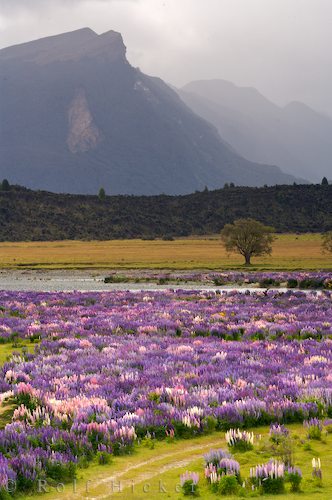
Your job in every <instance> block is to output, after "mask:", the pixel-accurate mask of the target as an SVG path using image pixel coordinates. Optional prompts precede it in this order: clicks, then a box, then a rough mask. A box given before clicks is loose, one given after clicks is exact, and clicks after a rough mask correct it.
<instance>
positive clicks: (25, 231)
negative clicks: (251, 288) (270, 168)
mask: <svg viewBox="0 0 332 500" xmlns="http://www.w3.org/2000/svg"><path fill="white" fill-rule="evenodd" d="M331 199H332V185H330V186H321V185H302V186H301V185H298V186H274V187H266V188H248V187H234V188H228V189H220V190H216V191H209V192H199V193H196V194H190V195H186V196H151V197H150V196H148V197H143V196H112V197H107V202H105V203H101V202H100V199H99V198H98V197H97V196H79V195H66V194H53V193H47V192H43V191H30V190H28V189H25V188H20V187H17V186H10V190H9V191H4V190H0V240H1V241H52V240H53V241H54V240H68V239H70V240H73V239H76V240H84V239H91V240H108V239H119V238H142V237H144V238H148V239H153V238H162V237H163V236H164V235H169V234H171V235H172V236H189V235H205V234H217V233H219V232H220V231H221V229H222V228H223V227H224V226H225V224H229V223H233V222H234V220H237V219H240V218H251V219H255V220H258V221H260V222H261V223H262V224H264V225H265V224H266V225H268V226H270V225H271V226H274V227H275V228H276V231H278V232H302V233H304V232H326V231H332V215H331ZM96 220H98V224H96Z"/></svg>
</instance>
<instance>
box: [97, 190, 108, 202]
mask: <svg viewBox="0 0 332 500" xmlns="http://www.w3.org/2000/svg"><path fill="white" fill-rule="evenodd" d="M98 198H99V199H100V200H102V201H103V200H105V198H106V192H105V189H104V188H100V189H99V193H98Z"/></svg>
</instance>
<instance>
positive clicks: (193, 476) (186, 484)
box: [180, 471, 199, 497]
mask: <svg viewBox="0 0 332 500" xmlns="http://www.w3.org/2000/svg"><path fill="white" fill-rule="evenodd" d="M198 481H199V475H198V474H197V473H196V472H188V471H187V472H185V473H184V474H182V475H181V476H180V484H181V488H182V492H183V494H184V495H185V496H192V497H198V496H199V491H198Z"/></svg>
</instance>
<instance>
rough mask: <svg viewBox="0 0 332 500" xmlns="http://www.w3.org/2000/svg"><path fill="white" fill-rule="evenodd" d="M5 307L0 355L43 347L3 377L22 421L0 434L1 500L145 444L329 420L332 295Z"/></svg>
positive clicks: (81, 299)
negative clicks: (10, 487) (12, 348)
mask: <svg viewBox="0 0 332 500" xmlns="http://www.w3.org/2000/svg"><path fill="white" fill-rule="evenodd" d="M0 297H1V313H0V341H1V343H2V344H6V343H9V342H11V343H14V344H15V343H16V344H17V345H19V344H20V343H21V342H24V343H25V345H26V343H28V344H31V346H35V349H34V353H29V352H28V351H27V350H26V349H25V350H21V349H20V350H18V351H17V353H14V354H13V355H12V356H11V358H10V359H9V360H8V361H7V362H5V363H4V364H3V366H2V367H1V374H0V386H1V396H0V397H1V401H2V404H4V405H5V404H9V403H10V404H11V405H12V408H13V411H12V416H11V421H10V422H8V423H7V424H6V425H5V426H4V428H3V429H2V430H0V491H1V487H5V485H6V484H8V481H11V480H15V481H16V484H17V487H18V489H19V490H22V491H28V490H29V489H31V488H32V487H33V486H34V484H35V483H36V481H37V480H38V479H41V478H45V477H47V478H52V479H53V480H55V481H56V480H58V479H61V480H66V479H67V480H70V479H72V478H73V477H75V474H76V470H77V468H78V467H81V466H84V467H86V466H87V465H88V464H89V463H90V462H91V461H92V460H94V459H96V457H97V459H98V460H99V461H100V463H102V462H103V461H105V462H107V460H108V457H109V456H112V455H120V454H125V453H128V452H131V451H132V449H133V447H134V446H135V443H137V442H138V441H139V440H141V439H144V438H145V437H146V436H147V435H149V436H153V438H156V439H160V440H163V439H167V438H169V437H172V438H174V439H182V438H190V437H195V436H199V435H203V434H208V433H212V432H214V431H222V432H227V431H229V430H230V429H231V435H233V434H232V433H234V429H242V430H244V429H246V428H250V429H252V428H255V427H256V426H262V425H268V426H270V425H272V426H277V429H278V428H279V427H278V426H282V425H285V424H286V425H287V424H290V423H294V422H299V423H301V424H302V422H303V421H305V422H312V421H314V422H315V420H313V419H316V420H317V421H320V420H321V419H327V418H329V417H330V416H332V349H331V347H332V307H331V306H332V292H331V291H329V290H327V289H326V290H321V291H309V292H302V291H299V290H294V291H291V290H289V291H287V292H282V291H276V290H270V291H269V290H262V291H260V292H249V291H247V292H242V293H241V292H237V291H227V292H218V291H217V292H215V291H207V290H206V291H200V292H197V291H184V290H182V291H181V290H178V291H172V290H169V291H159V292H143V291H141V292H129V291H124V292H122V291H116V292H107V293H32V292H1V293H0ZM310 425H311V424H310ZM280 428H281V429H282V427H280ZM224 458H225V457H224ZM226 458H227V457H226ZM228 459H229V460H231V459H230V458H227V460H228ZM225 463H226V462H225ZM227 464H228V462H227ZM224 465H225V464H224ZM224 465H223V467H224ZM231 465H232V467H235V465H234V463H233V462H232V463H231ZM207 466H208V467H210V465H209V462H208V465H207ZM227 466H228V465H227ZM211 467H212V466H211ZM225 467H226V465H225ZM266 467H267V468H266V470H270V469H269V467H270V466H269V465H268V466H266ZM271 467H272V469H273V470H275V469H274V468H275V467H277V470H279V469H278V467H279V465H278V464H277V465H275V464H274V465H273V464H272V465H271ZM235 468H236V467H235ZM222 469H223V468H222ZM211 470H212V469H211ZM216 470H217V469H216ZM262 470H263V469H262ZM283 470H284V469H283ZM287 470H288V469H287ZM213 471H214V469H213ZM264 471H265V469H264ZM215 472H216V471H215ZM216 473H217V472H216ZM206 474H207V472H206ZM253 474H256V472H253ZM257 474H263V472H261V469H259V472H257ZM294 474H295V473H294ZM295 475H296V474H295ZM209 477H210V476H209ZM189 480H190V478H189ZM189 482H190V481H189ZM183 483H186V484H187V483H188V477H187V478H186V479H184V480H183Z"/></svg>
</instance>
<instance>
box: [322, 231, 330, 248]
mask: <svg viewBox="0 0 332 500" xmlns="http://www.w3.org/2000/svg"><path fill="white" fill-rule="evenodd" d="M323 249H324V250H325V251H327V252H331V253H332V231H329V232H328V233H325V234H323Z"/></svg>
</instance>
